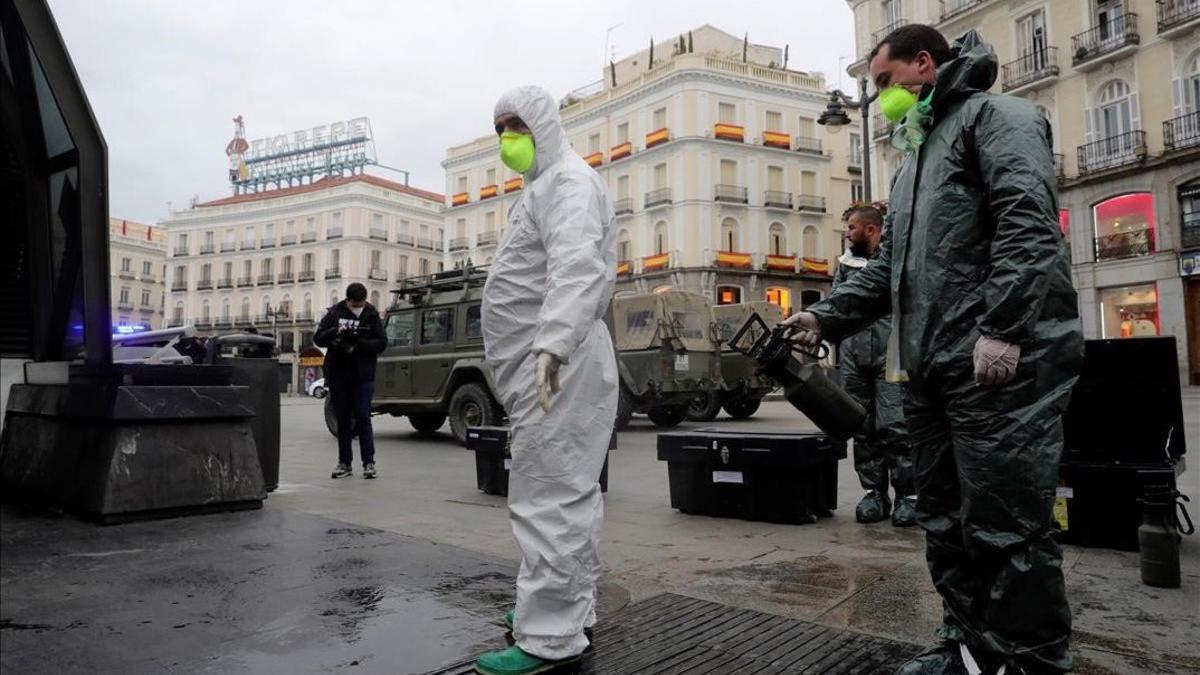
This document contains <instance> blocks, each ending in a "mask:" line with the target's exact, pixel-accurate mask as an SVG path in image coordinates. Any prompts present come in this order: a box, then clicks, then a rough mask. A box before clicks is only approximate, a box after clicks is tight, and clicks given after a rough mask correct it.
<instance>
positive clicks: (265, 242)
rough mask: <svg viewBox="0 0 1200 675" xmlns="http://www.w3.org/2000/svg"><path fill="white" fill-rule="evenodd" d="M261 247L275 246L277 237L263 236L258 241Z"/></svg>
mask: <svg viewBox="0 0 1200 675" xmlns="http://www.w3.org/2000/svg"><path fill="white" fill-rule="evenodd" d="M258 246H259V248H275V237H263V238H262V239H261V240H259V242H258Z"/></svg>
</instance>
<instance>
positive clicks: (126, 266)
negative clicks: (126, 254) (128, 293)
mask: <svg viewBox="0 0 1200 675" xmlns="http://www.w3.org/2000/svg"><path fill="white" fill-rule="evenodd" d="M132 265H133V259H132V258H121V271H122V272H129V271H130V267H131V266H132Z"/></svg>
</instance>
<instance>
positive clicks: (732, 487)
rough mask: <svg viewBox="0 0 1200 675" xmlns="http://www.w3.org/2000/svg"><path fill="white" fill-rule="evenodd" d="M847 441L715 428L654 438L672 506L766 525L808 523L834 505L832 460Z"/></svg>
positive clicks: (842, 452)
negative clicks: (666, 475) (761, 521)
mask: <svg viewBox="0 0 1200 675" xmlns="http://www.w3.org/2000/svg"><path fill="white" fill-rule="evenodd" d="M845 457H846V444H845V443H844V442H841V441H837V440H834V439H833V438H831V437H829V436H826V435H825V434H821V433H788V432H759V433H748V432H745V431H742V430H740V429H739V430H722V429H718V428H708V429H697V430H693V431H674V432H669V433H664V434H659V436H658V459H659V460H660V461H665V462H666V463H667V474H668V478H669V480H670V485H671V507H672V508H675V509H679V511H680V512H682V513H690V514H702V515H707V516H718V517H726V518H744V519H746V520H765V521H769V522H772V523H813V522H816V520H817V518H818V517H828V516H831V515H833V510H834V509H835V508H837V470H838V460H840V459H844V458H845Z"/></svg>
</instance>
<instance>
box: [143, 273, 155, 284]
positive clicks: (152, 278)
mask: <svg viewBox="0 0 1200 675" xmlns="http://www.w3.org/2000/svg"><path fill="white" fill-rule="evenodd" d="M142 281H144V282H146V283H148V284H153V283H155V282H157V281H158V277H157V276H155V275H153V274H143V275H142Z"/></svg>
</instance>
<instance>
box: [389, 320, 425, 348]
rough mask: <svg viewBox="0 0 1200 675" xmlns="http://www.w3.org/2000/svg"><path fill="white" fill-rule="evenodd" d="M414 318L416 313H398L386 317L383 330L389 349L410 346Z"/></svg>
mask: <svg viewBox="0 0 1200 675" xmlns="http://www.w3.org/2000/svg"><path fill="white" fill-rule="evenodd" d="M416 318H417V314H416V312H400V313H398V314H391V315H389V316H388V318H387V324H386V326H385V328H384V330H385V331H386V332H387V341H388V346H389V347H411V346H412V339H413V324H414V323H415V321H416Z"/></svg>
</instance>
